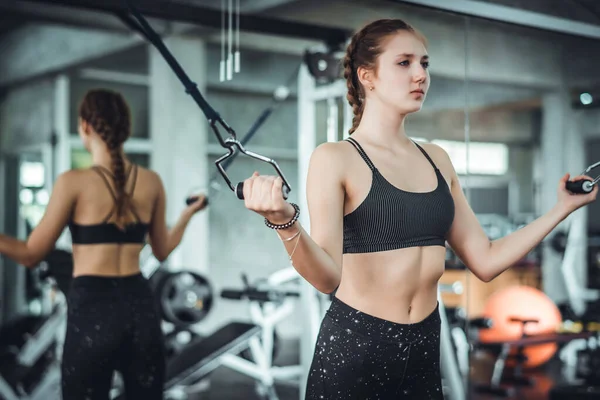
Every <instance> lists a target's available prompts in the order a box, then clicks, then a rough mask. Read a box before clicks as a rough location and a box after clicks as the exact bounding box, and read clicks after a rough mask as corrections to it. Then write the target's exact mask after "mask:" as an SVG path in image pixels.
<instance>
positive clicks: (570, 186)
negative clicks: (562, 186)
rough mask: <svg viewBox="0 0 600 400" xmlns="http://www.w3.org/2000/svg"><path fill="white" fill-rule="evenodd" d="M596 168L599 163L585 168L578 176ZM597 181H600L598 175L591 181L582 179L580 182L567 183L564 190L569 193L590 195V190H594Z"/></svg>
mask: <svg viewBox="0 0 600 400" xmlns="http://www.w3.org/2000/svg"><path fill="white" fill-rule="evenodd" d="M598 166H600V161H599V162H597V163H595V164H592V165H590V166H589V167H587V168H586V169H585V170H584V171H583V172H582V173H581V174H580V175H586V174H588V173H589V172H590V171H591V170H593V169H594V168H596V167H598ZM598 181H600V175H599V176H597V177H596V178H594V179H593V180H591V181H590V180H589V179H582V180H580V181H575V182H574V181H568V182H567V185H566V188H567V190H568V191H569V192H571V193H578V194H584V193H591V192H592V190H594V186H596V184H597V183H598Z"/></svg>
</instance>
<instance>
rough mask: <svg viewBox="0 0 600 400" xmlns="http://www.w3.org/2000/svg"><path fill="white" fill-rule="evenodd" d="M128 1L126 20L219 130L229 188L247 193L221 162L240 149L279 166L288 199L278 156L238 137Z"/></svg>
mask: <svg viewBox="0 0 600 400" xmlns="http://www.w3.org/2000/svg"><path fill="white" fill-rule="evenodd" d="M125 2H126V3H127V7H128V9H129V12H130V13H131V14H132V15H133V17H132V16H130V15H127V14H121V15H120V17H121V19H122V20H123V21H125V22H126V23H127V24H128V25H129V27H131V28H132V29H134V30H136V31H137V32H140V33H141V34H142V35H143V36H144V37H145V38H146V39H148V41H150V43H152V44H153V45H154V46H155V47H156V48H157V50H158V51H159V52H160V53H161V54H162V56H163V57H164V59H165V61H166V62H167V63H168V64H169V66H170V67H171V68H172V69H173V72H174V73H175V74H176V75H177V77H178V78H179V80H180V81H181V83H182V84H183V86H184V88H185V91H186V93H187V94H189V95H190V96H191V97H192V98H193V99H194V100H195V101H196V104H198V106H199V107H200V109H201V110H202V112H203V113H204V116H205V117H206V119H207V120H208V123H209V125H210V127H211V129H212V130H213V132H214V133H215V135H216V137H217V140H218V141H219V144H220V145H221V146H222V147H223V148H224V149H226V150H227V154H225V155H223V156H221V157H219V158H218V159H217V160H216V161H215V165H216V166H217V169H218V171H219V173H220V174H221V176H222V177H223V179H224V180H225V182H226V183H227V185H228V186H229V188H230V189H231V190H232V191H233V192H234V193H236V195H237V197H238V198H239V199H243V197H244V196H243V182H240V183H238V184H237V185H235V186H234V185H233V183H232V182H231V180H230V179H229V177H228V176H227V173H226V172H225V169H224V168H223V166H222V165H221V163H223V162H224V161H226V160H227V159H229V158H230V157H232V156H233V155H234V154H235V152H236V151H240V152H241V153H243V154H245V155H247V156H249V157H251V158H254V159H256V160H259V161H262V162H265V163H268V164H270V165H271V166H273V167H274V168H275V171H276V172H277V174H278V175H279V176H280V177H281V179H282V180H283V188H282V191H283V197H284V198H285V199H287V197H288V195H289V192H290V191H291V190H292V188H291V186H290V184H289V183H288V181H287V179H286V178H285V176H284V174H283V172H282V171H281V169H280V168H279V165H278V164H277V162H275V161H274V160H272V159H270V158H268V157H265V156H262V155H260V154H257V153H254V152H251V151H249V150H246V149H245V148H244V145H243V144H242V143H241V142H240V141H239V140H238V139H237V137H236V133H235V131H234V130H233V128H231V127H230V126H229V125H228V124H227V123H226V122H225V121H224V120H223V118H221V116H220V115H219V114H218V113H217V112H216V111H215V110H214V109H213V108H212V107H211V106H210V105H209V104H208V103H207V102H206V100H205V99H204V97H203V96H202V94H201V93H200V91H199V90H198V86H197V85H196V84H195V83H194V82H192V81H191V80H190V78H189V77H188V75H187V74H186V73H185V71H184V70H183V68H182V67H181V65H180V64H179V63H178V62H177V60H176V59H175V57H174V56H173V54H171V52H170V51H169V49H167V47H166V46H165V44H164V42H163V41H162V39H161V38H160V36H159V35H158V34H157V33H156V32H155V31H154V29H152V27H151V26H150V25H149V23H148V21H146V19H145V18H144V17H143V16H142V15H141V14H140V13H139V11H138V10H137V9H136V8H135V7H134V6H133V4H132V2H131V0H125ZM217 125H221V127H222V128H223V129H225V131H227V133H228V134H229V137H228V138H226V139H223V137H222V136H221V134H220V132H219V128H218V126H217Z"/></svg>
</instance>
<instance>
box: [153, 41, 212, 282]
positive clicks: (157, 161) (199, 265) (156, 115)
mask: <svg viewBox="0 0 600 400" xmlns="http://www.w3.org/2000/svg"><path fill="white" fill-rule="evenodd" d="M165 44H166V46H167V48H169V50H170V51H171V52H172V53H173V55H174V56H175V58H176V59H177V60H178V62H179V63H180V65H181V66H182V67H183V69H184V70H185V71H186V73H187V74H188V76H189V77H190V79H191V80H192V81H194V82H196V84H197V85H198V89H199V90H200V92H201V93H205V88H206V47H205V44H204V42H202V41H200V40H198V39H189V38H183V37H171V38H169V39H167V40H165ZM149 57H150V60H149V61H150V104H149V107H150V113H149V114H150V137H151V140H152V160H151V167H152V169H154V170H155V171H156V172H157V173H158V174H159V175H160V176H161V178H162V180H163V184H164V186H165V190H166V194H167V210H166V215H167V224H169V225H173V224H174V223H175V222H176V221H177V219H178V218H179V215H180V214H181V211H182V210H183V209H184V208H185V198H186V196H187V195H188V194H189V191H190V190H191V189H193V188H198V187H200V188H204V190H206V188H207V186H208V184H207V183H208V172H209V171H208V167H209V166H208V162H207V133H208V126H207V123H206V119H205V117H204V114H203V113H202V111H201V110H200V108H199V107H198V105H197V104H196V102H195V101H194V100H193V99H192V97H191V96H189V95H188V94H187V93H185V89H184V87H183V85H182V84H181V82H180V81H179V79H178V78H177V76H176V75H175V73H174V72H173V70H172V69H171V67H170V66H169V65H168V64H167V62H166V61H165V60H164V58H163V57H162V55H161V54H160V53H159V52H158V50H156V49H155V48H154V46H151V48H150V56H149ZM208 221H209V220H208V212H207V211H202V212H200V213H198V214H196V215H195V216H194V218H193V219H192V221H191V222H190V225H189V226H188V229H187V230H186V232H185V235H184V237H183V240H182V243H181V244H180V246H179V247H178V248H177V249H176V250H175V251H174V252H173V253H172V254H171V257H170V258H169V260H168V263H169V265H170V266H171V267H172V268H173V269H179V268H182V267H185V268H186V269H193V270H195V271H198V272H200V273H203V274H207V273H208V272H209V271H208V270H209V265H208V262H209V258H208V256H209V254H208V249H209V246H208Z"/></svg>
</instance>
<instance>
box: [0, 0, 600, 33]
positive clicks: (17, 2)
mask: <svg viewBox="0 0 600 400" xmlns="http://www.w3.org/2000/svg"><path fill="white" fill-rule="evenodd" d="M133 1H134V4H136V6H137V7H138V8H140V9H141V10H144V11H145V10H150V11H151V13H153V15H149V14H148V13H146V15H147V17H153V21H152V22H153V23H156V21H155V20H156V19H164V20H168V21H171V22H173V21H175V22H180V23H181V22H187V23H190V24H197V23H198V24H200V25H210V24H212V25H215V24H220V19H221V18H220V17H221V9H222V7H223V4H225V5H226V4H227V3H228V1H227V0H133ZM237 1H239V8H240V12H241V13H242V14H243V15H244V16H245V17H244V19H247V18H252V17H265V18H266V17H269V16H279V15H285V14H286V13H285V11H286V9H287V8H288V7H289V6H294V7H292V8H291V9H292V10H293V9H298V7H302V8H313V9H318V8H319V6H320V5H322V4H323V2H322V0H237ZM440 1H441V0H440ZM458 1H460V2H463V3H465V4H467V3H472V4H474V3H475V2H474V1H471V0H458ZM349 2H354V3H357V2H358V3H361V2H362V3H365V4H367V3H378V7H381V6H382V4H383V5H384V6H385V3H389V7H390V12H393V10H397V7H398V4H401V3H404V2H405V0H387V1H384V0H381V1H373V0H349ZM476 2H479V3H486V4H493V5H500V6H506V7H511V8H515V9H520V10H525V11H533V12H536V13H541V14H545V15H548V16H555V17H560V18H564V19H568V20H572V21H578V22H585V23H588V24H593V25H598V26H599V27H600V1H598V0H476ZM299 3H302V4H301V5H300V4H299ZM408 3H411V1H409V0H407V1H406V5H407V6H412V7H418V6H416V5H414V4H408ZM417 3H419V2H418V1H417ZM428 3H429V4H435V2H432V1H429V2H428ZM232 4H233V6H234V7H235V5H236V0H232ZM440 4H445V3H440ZM119 7H120V8H121V9H124V7H125V0H2V1H0V15H2V17H0V36H1V35H4V34H6V33H8V32H10V31H12V30H14V29H16V28H18V27H19V26H21V25H22V24H24V23H28V22H34V23H35V22H37V23H39V22H49V23H60V24H67V25H73V26H85V27H90V28H99V29H110V30H123V31H125V30H127V28H126V27H125V26H124V24H123V23H122V22H121V21H120V20H119V19H118V18H116V17H114V16H113V15H111V14H110V13H107V11H109V10H111V9H115V8H119ZM429 8H431V7H429ZM75 10H77V11H76V12H74V11H75ZM209 11H210V13H209ZM209 14H210V15H209ZM285 17H286V20H287V21H290V20H293V18H294V17H293V14H292V15H286V16H285ZM274 19H277V17H274ZM279 21H281V20H279ZM260 22H261V23H262V28H264V29H266V30H269V29H271V30H273V29H274V28H271V27H270V25H273V24H274V23H275V22H276V21H275V20H265V21H262V20H261V21H260ZM270 22H271V23H270ZM332 23H335V21H332ZM310 32H311V31H310V30H305V33H306V34H310Z"/></svg>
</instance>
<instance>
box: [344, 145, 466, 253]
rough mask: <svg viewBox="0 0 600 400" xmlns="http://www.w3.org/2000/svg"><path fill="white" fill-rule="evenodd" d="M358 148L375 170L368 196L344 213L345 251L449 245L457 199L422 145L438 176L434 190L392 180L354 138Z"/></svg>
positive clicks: (360, 251)
mask: <svg viewBox="0 0 600 400" xmlns="http://www.w3.org/2000/svg"><path fill="white" fill-rule="evenodd" d="M346 140H347V141H348V142H350V143H352V145H353V146H354V147H355V148H356V150H357V151H358V153H359V154H360V156H361V157H362V159H363V160H364V161H365V162H366V163H367V165H368V166H369V168H370V169H371V171H372V172H373V178H372V183H371V188H370V190H369V193H368V194H367V197H366V198H365V200H364V201H363V202H362V203H361V204H360V205H359V206H358V207H357V208H356V209H355V210H353V211H352V212H351V213H349V214H347V215H345V216H344V253H371V252H377V251H387V250H394V249H401V248H406V247H415V246H445V243H446V234H447V233H448V231H449V229H450V226H451V225H452V221H453V220H454V201H453V199H452V194H451V192H450V189H449V187H448V185H447V184H446V180H445V179H444V177H443V176H442V173H441V172H440V170H439V169H438V168H437V166H436V165H435V163H434V162H433V161H432V160H431V158H430V157H429V155H428V154H427V152H426V151H425V150H424V149H423V148H422V147H421V146H419V145H418V144H417V143H415V145H416V146H417V147H418V148H419V150H421V152H422V153H423V155H424V156H425V157H426V158H427V160H428V161H429V162H430V163H431V165H432V166H433V168H434V170H435V174H436V176H437V182H438V184H437V187H436V188H435V189H434V190H433V191H430V192H424V193H419V192H407V191H404V190H401V189H398V188H397V187H395V186H394V185H392V184H391V183H390V182H388V181H387V180H386V179H385V178H384V177H383V176H382V175H381V174H380V173H379V171H378V170H377V168H376V167H375V165H374V164H373V163H372V162H371V160H370V159H369V157H368V156H367V153H365V151H364V150H363V148H362V147H361V146H360V144H359V143H358V142H357V141H356V140H355V139H353V138H351V137H350V138H347V139H346Z"/></svg>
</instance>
